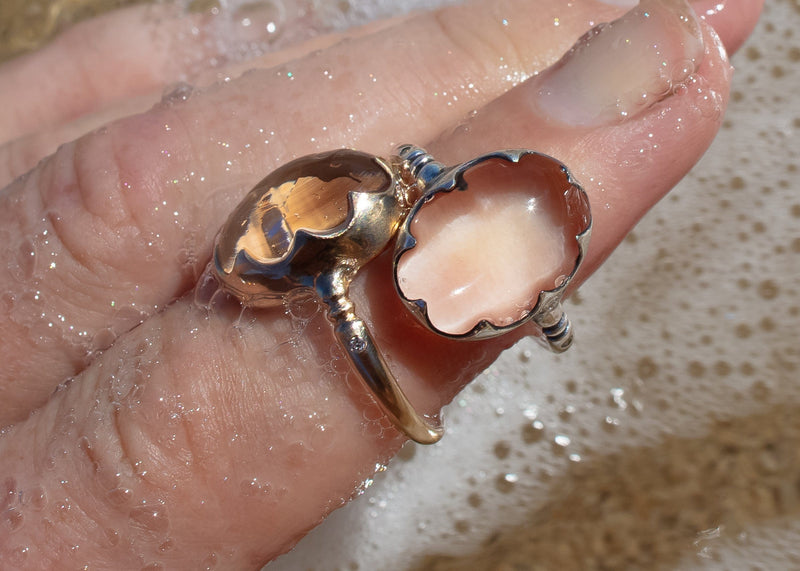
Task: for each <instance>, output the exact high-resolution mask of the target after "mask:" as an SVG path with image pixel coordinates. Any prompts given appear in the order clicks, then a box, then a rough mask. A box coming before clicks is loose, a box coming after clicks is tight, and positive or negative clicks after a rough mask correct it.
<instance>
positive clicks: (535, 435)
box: [522, 420, 544, 444]
mask: <svg viewBox="0 0 800 571" xmlns="http://www.w3.org/2000/svg"><path fill="white" fill-rule="evenodd" d="M543 437H544V423H543V422H542V421H541V420H534V421H533V422H531V423H529V424H524V425H522V441H523V442H524V443H525V444H534V443H536V442H539V441H540V440H541V439H542V438H543Z"/></svg>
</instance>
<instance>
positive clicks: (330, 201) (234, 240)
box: [217, 150, 391, 272]
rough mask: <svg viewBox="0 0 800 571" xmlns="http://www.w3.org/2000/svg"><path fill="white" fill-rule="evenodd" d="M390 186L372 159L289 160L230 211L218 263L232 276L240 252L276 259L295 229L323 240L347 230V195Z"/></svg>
mask: <svg viewBox="0 0 800 571" xmlns="http://www.w3.org/2000/svg"><path fill="white" fill-rule="evenodd" d="M390 184H391V175H390V173H388V172H387V171H386V169H384V168H383V167H382V166H381V165H380V164H378V163H377V162H376V160H375V157H373V156H372V155H368V154H365V153H360V152H357V151H351V150H339V151H334V152H330V153H323V154H319V155H311V156H308V157H303V158H301V159H298V160H295V161H292V162H291V163H288V164H286V165H284V166H283V167H281V168H279V169H277V170H276V171H274V172H272V173H271V174H270V175H269V176H267V177H266V178H265V179H264V180H262V181H261V182H260V183H258V185H256V187H255V188H253V190H252V191H250V193H249V194H248V195H247V196H246V197H245V199H244V200H243V201H242V202H241V203H240V204H239V206H238V207H237V208H236V210H235V211H234V212H233V213H232V215H231V217H230V218H229V220H228V223H227V224H226V226H225V227H224V228H223V231H222V234H221V235H220V237H219V240H218V245H217V258H218V260H219V262H220V265H221V267H222V269H223V270H224V271H225V272H231V271H232V270H233V267H234V265H235V261H236V255H237V254H238V253H239V252H245V253H246V254H247V255H248V256H249V257H250V259H252V260H253V261H255V262H259V263H263V264H267V263H271V262H274V261H277V260H280V259H281V258H284V257H286V256H287V255H289V253H290V252H291V250H292V246H293V244H294V238H295V235H296V234H297V232H298V231H300V230H304V231H306V232H308V233H309V234H311V235H314V236H319V237H324V236H326V235H328V234H332V233H334V232H336V231H337V230H339V229H341V228H342V227H343V226H346V225H347V222H348V218H349V216H350V215H351V214H352V209H351V207H350V200H351V199H350V193H352V192H363V193H375V192H382V191H385V190H386V189H387V188H389V186H390Z"/></svg>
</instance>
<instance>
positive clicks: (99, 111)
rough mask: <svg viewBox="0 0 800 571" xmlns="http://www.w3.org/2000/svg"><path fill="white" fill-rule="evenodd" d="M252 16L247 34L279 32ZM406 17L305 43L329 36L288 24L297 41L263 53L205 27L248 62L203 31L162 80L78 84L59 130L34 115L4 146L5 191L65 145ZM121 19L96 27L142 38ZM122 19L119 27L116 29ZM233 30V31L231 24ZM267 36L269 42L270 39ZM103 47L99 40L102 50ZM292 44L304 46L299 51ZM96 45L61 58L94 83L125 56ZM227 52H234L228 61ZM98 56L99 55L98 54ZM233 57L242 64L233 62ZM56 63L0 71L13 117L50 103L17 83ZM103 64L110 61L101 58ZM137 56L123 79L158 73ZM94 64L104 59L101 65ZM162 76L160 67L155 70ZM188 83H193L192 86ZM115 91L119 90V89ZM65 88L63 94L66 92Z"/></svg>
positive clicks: (32, 60) (285, 38)
mask: <svg viewBox="0 0 800 571" xmlns="http://www.w3.org/2000/svg"><path fill="white" fill-rule="evenodd" d="M291 6H292V7H293V8H291V9H292V10H294V9H296V8H297V7H296V6H295V5H291ZM170 9H172V8H170ZM130 10H134V9H129V11H130ZM144 10H148V11H152V10H153V8H147V9H145V8H141V7H140V8H138V9H137V10H135V11H136V12H141V11H144ZM148 13H149V12H148ZM248 13H249V14H250V16H249V17H247V18H245V19H243V20H242V21H246V22H248V26H247V28H248V29H250V28H256V29H258V30H262V29H267V30H272V29H273V28H272V26H271V24H272V22H268V23H267V26H263V25H262V26H257V25H256V24H254V23H253V17H252V11H248ZM296 16H297V18H296V19H300V17H299V15H296ZM229 17H230V18H233V16H232V15H229ZM146 18H147V20H148V21H151V20H152V21H151V22H150V27H151V28H155V31H153V32H152V33H153V35H156V36H158V35H159V33H163V32H162V30H161V28H167V27H174V26H175V25H176V24H175V22H174V20H175V19H176V18H162V19H155V18H154V17H153V16H146ZM187 18H188V21H189V23H191V24H194V23H195V22H196V20H197V19H198V16H194V17H192V16H184V17H183V19H184V20H186V19H187ZM283 18H284V20H285V19H286V15H285V14H284V16H283ZM406 18H407V17H396V18H393V19H391V20H379V21H377V22H372V23H370V24H367V25H364V26H360V27H358V28H355V29H351V30H347V31H346V32H342V33H337V34H327V35H321V36H317V37H314V38H312V39H309V40H306V41H301V40H303V38H304V37H306V36H307V35H309V34H311V33H320V32H322V31H323V30H322V29H321V28H323V27H324V26H323V25H321V24H317V23H313V24H312V23H310V22H309V23H305V24H303V23H300V22H293V21H288V22H287V21H284V23H283V24H282V25H283V26H285V27H290V26H291V27H293V28H297V29H298V30H299V31H298V32H295V33H292V34H284V35H279V37H278V38H276V39H274V40H272V39H270V41H269V42H268V43H267V44H265V46H259V47H258V48H254V47H253V45H252V44H253V42H252V41H248V40H252V37H253V35H254V34H252V33H250V34H247V35H246V36H245V37H242V34H241V29H239V27H237V28H234V29H228V28H230V27H231V26H230V25H229V26H220V25H219V24H215V25H214V26H206V27H211V28H212V29H217V28H223V29H224V30H225V32H224V34H226V36H223V37H227V36H233V37H235V41H237V42H246V45H247V46H248V50H249V51H248V52H247V53H246V54H244V55H242V56H241V57H246V58H247V59H245V60H244V61H240V60H239V56H238V53H237V51H236V50H237V46H236V45H233V46H231V45H228V44H231V43H232V42H231V40H230V39H226V40H225V41H218V42H211V46H209V45H206V44H208V43H209V40H208V36H209V33H208V32H207V33H205V34H201V33H199V32H198V33H197V34H195V31H196V30H198V29H199V28H196V27H192V34H193V36H199V37H202V38H205V40H203V41H201V40H198V39H196V38H195V39H194V41H195V42H197V43H202V44H203V46H202V48H203V49H199V48H198V49H197V50H195V51H192V52H191V58H192V59H191V61H190V60H189V59H187V58H184V59H182V60H177V62H178V63H174V60H170V62H171V63H170V65H166V64H165V65H166V67H167V68H168V69H164V70H163V71H162V72H161V73H158V74H157V75H154V76H153V77H150V78H146V79H145V80H142V79H141V78H140V77H135V78H130V81H127V80H120V78H119V77H118V78H117V81H115V82H112V83H102V84H101V86H100V87H101V88H102V89H105V91H102V92H101V91H99V90H98V89H88V86H87V85H85V84H84V83H82V82H78V83H77V85H76V86H74V87H73V91H76V92H78V93H77V95H75V97H74V98H73V99H74V101H73V105H72V106H68V105H67V103H65V102H62V101H61V100H60V99H59V100H57V101H59V102H60V107H59V106H56V108H54V109H52V110H51V111H52V112H53V115H54V116H53V117H52V118H51V121H52V124H43V123H41V121H43V120H45V119H46V117H42V116H40V115H38V114H32V115H30V116H29V117H28V123H25V124H24V125H22V127H24V128H30V129H38V131H36V132H28V133H27V134H18V136H17V138H14V139H13V140H8V139H6V140H7V142H5V143H0V187H4V186H6V185H7V184H9V183H10V182H11V181H13V180H14V179H15V178H17V177H18V176H21V175H22V174H24V173H26V172H28V171H29V170H31V169H32V168H33V167H34V166H36V164H37V163H38V162H39V161H40V160H42V158H44V157H46V156H48V155H50V154H51V153H53V152H55V150H56V149H57V148H58V147H59V146H60V145H62V144H64V143H66V142H69V141H72V140H74V139H77V138H78V137H80V136H81V135H84V134H86V133H89V132H91V131H93V130H95V129H98V128H100V127H101V126H102V125H105V124H107V123H110V122H112V121H115V120H117V119H120V118H123V117H128V116H130V115H134V114H137V113H142V112H144V111H146V110H148V109H150V108H151V107H152V106H153V105H155V104H157V103H158V102H159V101H175V100H180V99H182V98H184V97H188V96H189V94H191V92H192V91H193V90H194V89H195V88H196V87H203V86H209V85H212V84H214V83H217V82H220V81H230V79H231V78H233V77H238V76H240V75H241V74H242V73H244V72H246V71H248V70H250V69H254V68H259V67H263V68H268V67H274V66H277V65H281V64H283V63H286V62H288V61H292V60H294V59H297V58H301V57H303V56H305V55H307V54H309V53H311V52H315V51H318V50H323V49H326V48H328V47H330V46H332V45H334V44H336V43H338V42H341V41H344V40H347V39H353V38H358V37H361V36H365V35H368V34H373V33H377V32H379V31H380V30H382V29H384V28H386V27H390V26H394V25H399V24H400V23H401V22H403V21H404V20H405V19H406ZM263 19H264V16H263V15H262V16H261V17H259V18H256V20H263ZM114 20H115V21H114V22H105V21H104V20H101V21H99V22H96V23H93V24H92V26H100V27H101V28H102V29H104V30H106V29H107V27H108V26H109V25H119V26H122V27H123V29H122V30H116V31H115V34H114V36H113V38H118V37H120V34H122V37H123V38H126V37H128V35H127V28H128V27H133V28H134V29H135V30H137V31H140V28H141V25H140V24H141V22H140V21H139V19H138V18H136V17H130V16H128V11H125V12H124V13H122V14H120V15H119V16H118V17H116V18H114ZM117 20H119V21H118V22H117ZM228 23H229V24H230V22H228ZM182 24H183V25H184V26H185V25H186V22H185V21H184V22H182ZM266 34H268V35H269V34H270V33H269V32H266ZM217 35H219V34H217ZM80 37H82V38H83V37H93V29H88V30H85V34H83V35H81V36H80ZM170 37H172V35H170ZM102 39H108V36H107V33H106V34H105V35H104V36H103V38H101V40H102ZM101 40H96V41H95V43H97V42H98V41H101ZM291 42H299V43H297V44H293V43H291ZM95 43H93V44H92V45H91V46H89V45H79V46H76V47H72V48H64V49H62V50H60V51H58V52H57V54H56V57H60V58H68V60H69V61H70V62H73V65H76V64H75V63H74V62H83V65H84V66H85V67H87V68H89V67H91V69H92V72H91V73H89V72H87V75H91V76H94V75H96V73H97V72H96V71H95V70H99V71H102V69H104V68H106V67H109V66H118V65H121V64H120V62H119V61H118V59H119V58H120V57H123V56H122V55H121V54H119V53H118V52H117V51H115V50H114V46H109V47H108V50H106V49H101V50H96V47H95ZM283 46H287V47H283ZM278 48H282V49H278ZM66 49H71V50H72V53H70V55H69V57H68V56H67V55H65V53H66V52H65V51H64V50H66ZM87 49H90V50H92V51H91V54H92V55H93V56H94V57H88V56H87V55H86V54H84V53H82V52H84V51H86V50H87ZM223 49H228V50H229V51H230V50H233V51H232V52H230V53H226V54H223V53H222V50H223ZM263 49H276V50H277V51H274V52H268V53H266V54H263V55H260V56H258V57H254V56H256V55H257V54H259V53H260V52H261V50H263ZM109 50H110V51H109ZM98 51H99V53H97V52H98ZM76 52H77V53H76ZM209 52H214V54H213V55H208V53H209ZM123 53H124V52H123ZM231 53H232V54H233V55H236V56H237V57H233V56H232V55H231ZM109 54H111V55H109ZM126 55H130V54H126ZM52 57H53V56H52V54H51V53H50V52H49V51H47V50H45V51H44V53H37V54H36V55H32V56H30V57H29V58H28V59H25V60H20V61H19V62H16V64H18V65H15V66H13V67H12V66H8V67H11V68H12V69H7V70H3V69H2V68H0V86H2V85H3V84H6V85H12V84H13V85H14V86H15V88H16V90H17V91H18V93H15V94H13V95H15V97H16V99H15V103H14V106H13V107H9V113H11V111H12V110H13V113H14V116H15V117H16V116H20V115H23V114H26V113H29V112H30V109H29V107H31V106H32V105H37V104H38V105H43V106H47V105H48V100H47V97H50V96H51V95H52V94H51V93H49V92H48V91H47V90H42V91H40V90H38V89H35V88H34V87H35V85H29V86H28V88H27V89H28V90H29V91H31V92H32V93H33V95H32V96H31V98H27V97H25V96H22V95H20V93H19V91H21V90H24V89H25V85H26V84H25V80H26V79H28V78H26V77H16V75H20V74H21V75H23V76H24V75H25V74H35V75H36V77H37V78H38V77H39V76H40V74H41V71H40V70H41V69H47V68H48V67H49V66H50V65H52V63H51V62H50V61H49V60H50V59H52ZM103 57H105V58H107V59H98V58H103ZM132 57H138V58H141V61H138V62H137V65H130V62H126V65H124V66H123V67H122V70H123V71H122V73H123V78H125V77H127V76H124V74H125V73H130V74H134V75H136V74H138V73H139V72H138V68H139V67H146V68H147V69H151V68H152V66H153V63H152V60H153V54H152V53H149V52H147V51H145V52H137V53H135V54H133V55H132ZM203 57H205V59H203ZM176 58H177V56H176ZM228 58H230V59H231V61H227V59H228ZM250 58H252V59H250ZM95 60H98V61H99V63H98V61H95ZM223 62H224V63H223ZM17 67H19V69H16V68H17ZM155 69H158V68H157V67H156V68H155ZM20 72H22V73H20ZM139 75H140V74H139ZM178 80H180V81H178ZM72 81H73V82H76V81H77V80H75V79H74V77H73V79H72ZM131 81H133V82H134V83H135V85H136V88H135V89H130V90H128V91H125V89H126V85H127V84H128V83H130V82H131ZM176 82H177V83H176ZM187 82H191V84H190V83H187ZM110 86H113V88H112V87H110ZM165 86H167V87H166V88H165ZM61 88H62V89H64V88H63V86H62V87H61ZM137 93H138V95H137ZM2 97H3V93H2V87H0V101H2ZM18 101H21V102H22V104H21V105H20V104H18V103H17V102H18ZM73 115H78V117H77V118H71V117H72V116H73ZM0 121H2V118H0ZM18 131H19V130H17V131H14V129H13V128H10V130H9V133H10V135H9V138H10V137H11V135H13V134H14V133H15V132H16V133H18Z"/></svg>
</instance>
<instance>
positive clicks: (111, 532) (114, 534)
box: [103, 527, 119, 547]
mask: <svg viewBox="0 0 800 571" xmlns="http://www.w3.org/2000/svg"><path fill="white" fill-rule="evenodd" d="M103 535H105V537H106V542H107V543H108V545H110V546H111V547H114V546H115V545H118V544H119V532H118V531H117V530H116V529H113V528H110V527H109V528H106V529H104V530H103Z"/></svg>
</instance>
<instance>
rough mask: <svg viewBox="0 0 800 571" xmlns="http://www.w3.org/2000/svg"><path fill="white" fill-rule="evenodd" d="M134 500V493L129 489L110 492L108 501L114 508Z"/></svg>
mask: <svg viewBox="0 0 800 571" xmlns="http://www.w3.org/2000/svg"><path fill="white" fill-rule="evenodd" d="M132 498H133V491H132V490H130V489H129V488H114V489H113V490H110V491H109V492H108V501H109V503H110V504H111V505H113V506H117V507H119V506H124V505H125V504H127V503H129V502H130V501H131V499H132Z"/></svg>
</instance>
